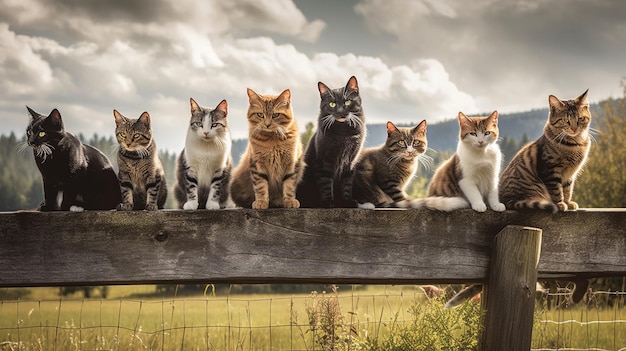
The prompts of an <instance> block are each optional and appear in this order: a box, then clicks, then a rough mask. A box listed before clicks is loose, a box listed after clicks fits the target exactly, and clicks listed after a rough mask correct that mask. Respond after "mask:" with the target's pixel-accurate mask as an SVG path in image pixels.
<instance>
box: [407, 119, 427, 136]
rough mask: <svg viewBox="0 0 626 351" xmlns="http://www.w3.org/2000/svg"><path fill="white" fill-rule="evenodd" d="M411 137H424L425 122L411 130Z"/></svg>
mask: <svg viewBox="0 0 626 351" xmlns="http://www.w3.org/2000/svg"><path fill="white" fill-rule="evenodd" d="M411 133H413V135H426V120H423V121H421V122H420V124H418V125H417V126H416V127H415V128H413V129H412V130H411Z"/></svg>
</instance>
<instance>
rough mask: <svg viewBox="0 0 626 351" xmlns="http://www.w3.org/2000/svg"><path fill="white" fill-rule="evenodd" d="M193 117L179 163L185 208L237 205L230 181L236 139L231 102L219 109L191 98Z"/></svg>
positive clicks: (178, 183) (178, 188) (176, 190)
mask: <svg viewBox="0 0 626 351" xmlns="http://www.w3.org/2000/svg"><path fill="white" fill-rule="evenodd" d="M190 104H191V120H190V122H189V129H188V130H187V137H186V139H185V149H184V150H183V151H182V152H181V154H180V156H179V157H178V161H177V165H176V186H175V188H174V194H175V196H176V200H177V202H178V207H179V208H181V209H185V210H196V209H210V210H213V209H220V208H230V207H234V203H233V202H232V200H231V198H230V193H229V188H228V184H229V182H230V173H231V169H232V163H233V161H232V157H231V153H230V150H231V146H232V141H231V138H230V133H229V130H228V119H227V115H228V103H227V102H226V100H222V101H221V102H220V103H219V104H218V105H217V107H216V108H215V109H210V108H206V107H202V106H200V105H198V104H197V103H196V101H195V100H194V99H190Z"/></svg>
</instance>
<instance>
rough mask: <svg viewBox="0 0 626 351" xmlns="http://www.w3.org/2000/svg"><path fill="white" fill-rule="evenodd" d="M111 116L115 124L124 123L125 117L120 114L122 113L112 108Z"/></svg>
mask: <svg viewBox="0 0 626 351" xmlns="http://www.w3.org/2000/svg"><path fill="white" fill-rule="evenodd" d="M113 117H115V124H124V123H126V117H124V116H122V114H121V113H119V112H117V110H113Z"/></svg>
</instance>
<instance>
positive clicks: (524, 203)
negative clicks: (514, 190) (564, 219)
mask: <svg viewBox="0 0 626 351" xmlns="http://www.w3.org/2000/svg"><path fill="white" fill-rule="evenodd" d="M507 205H508V204H507ZM506 207H507V208H513V209H515V210H528V209H531V210H543V211H549V212H552V213H557V212H559V208H558V207H557V205H555V204H554V203H553V202H552V201H550V200H546V199H528V200H519V201H515V202H513V203H512V206H506Z"/></svg>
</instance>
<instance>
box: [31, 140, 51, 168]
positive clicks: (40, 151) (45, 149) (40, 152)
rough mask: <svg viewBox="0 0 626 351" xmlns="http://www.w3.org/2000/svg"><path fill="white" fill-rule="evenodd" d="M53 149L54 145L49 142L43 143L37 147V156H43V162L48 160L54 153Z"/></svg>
mask: <svg viewBox="0 0 626 351" xmlns="http://www.w3.org/2000/svg"><path fill="white" fill-rule="evenodd" d="M52 150H54V147H53V146H52V145H50V144H48V143H43V144H41V145H38V146H36V147H35V152H36V154H37V157H42V158H43V160H42V161H41V163H44V162H46V159H47V158H48V156H49V155H52Z"/></svg>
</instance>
